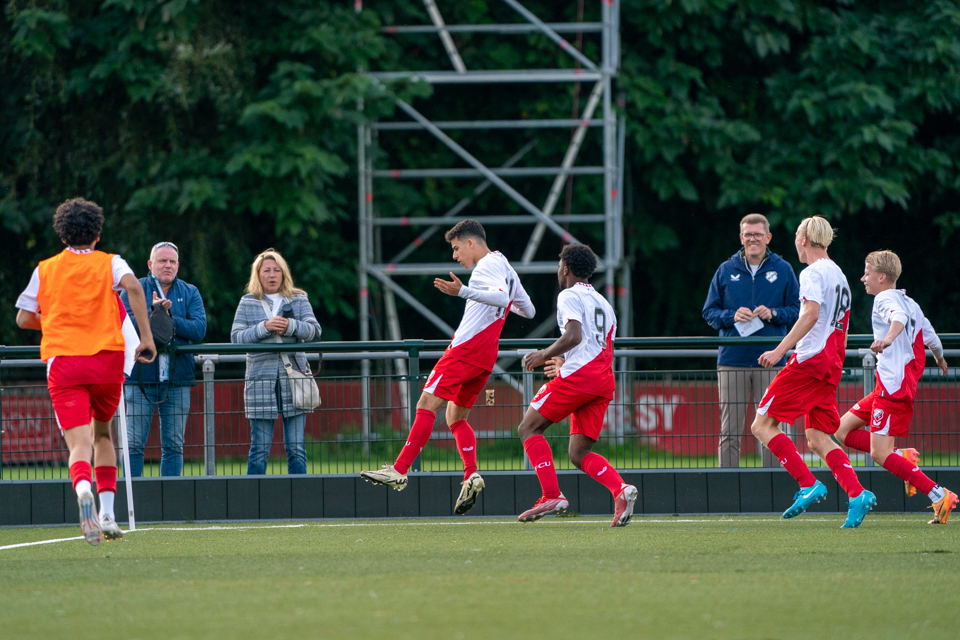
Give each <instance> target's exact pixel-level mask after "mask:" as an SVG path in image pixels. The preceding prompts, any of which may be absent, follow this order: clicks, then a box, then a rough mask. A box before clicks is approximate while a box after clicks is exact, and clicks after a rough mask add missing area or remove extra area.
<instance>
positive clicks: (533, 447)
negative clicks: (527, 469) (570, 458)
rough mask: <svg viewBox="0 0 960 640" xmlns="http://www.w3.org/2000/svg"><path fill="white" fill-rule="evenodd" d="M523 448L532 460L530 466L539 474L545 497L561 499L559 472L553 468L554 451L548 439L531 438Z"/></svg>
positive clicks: (537, 436)
mask: <svg viewBox="0 0 960 640" xmlns="http://www.w3.org/2000/svg"><path fill="white" fill-rule="evenodd" d="M523 448H524V450H526V452H527V457H528V458H530V464H532V465H533V468H534V469H535V470H536V472H537V478H538V479H539V480H540V488H541V489H543V497H544V498H559V497H560V483H559V482H558V481H557V470H556V468H555V467H554V466H553V451H551V450H550V445H549V444H548V443H547V439H546V438H544V437H543V436H541V435H536V436H530V437H529V438H527V441H526V442H524V443H523Z"/></svg>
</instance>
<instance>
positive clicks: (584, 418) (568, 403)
mask: <svg viewBox="0 0 960 640" xmlns="http://www.w3.org/2000/svg"><path fill="white" fill-rule="evenodd" d="M530 406H531V407H533V408H534V409H536V410H537V412H539V413H540V415H542V416H543V417H544V418H546V419H547V420H549V421H550V422H560V421H561V420H563V419H564V418H566V417H567V416H569V415H570V414H573V417H572V418H571V419H570V433H571V434H574V433H580V434H583V435H585V436H587V437H588V438H590V439H591V440H594V441H596V440H599V439H600V431H602V430H603V416H604V415H605V414H606V413H607V407H608V406H610V398H604V397H603V396H598V395H594V394H592V393H584V392H583V391H580V390H578V389H576V388H574V387H573V385H571V384H570V383H569V382H567V381H566V380H564V379H563V378H561V377H560V376H557V377H556V378H553V379H552V380H550V382H548V383H547V384H545V385H543V386H542V387H540V390H539V391H537V395H535V396H534V397H533V402H531V403H530Z"/></svg>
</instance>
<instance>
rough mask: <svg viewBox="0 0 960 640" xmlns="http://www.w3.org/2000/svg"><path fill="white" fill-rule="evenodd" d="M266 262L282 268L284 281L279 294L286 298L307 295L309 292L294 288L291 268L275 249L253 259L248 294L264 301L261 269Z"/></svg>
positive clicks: (281, 283) (281, 282)
mask: <svg viewBox="0 0 960 640" xmlns="http://www.w3.org/2000/svg"><path fill="white" fill-rule="evenodd" d="M264 260H273V261H274V262H276V263H277V266H278V267H280V272H281V273H283V279H282V280H281V281H280V291H278V292H277V293H279V294H280V295H281V296H283V297H284V298H292V297H294V296H305V295H307V292H306V291H304V290H303V289H297V288H296V287H294V286H293V276H291V275H290V267H289V266H287V261H286V260H284V259H283V256H282V255H280V252H279V251H276V250H275V249H273V248H270V249H267V250H266V251H263V252H262V253H260V255H258V256H257V257H256V258H254V259H253V264H252V265H251V266H250V282H248V283H247V290H246V292H247V293H252V294H253V295H255V296H257V297H258V298H260V299H261V300H263V296H264V293H263V285H262V284H260V267H261V266H263V261H264Z"/></svg>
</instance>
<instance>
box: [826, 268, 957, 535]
mask: <svg viewBox="0 0 960 640" xmlns="http://www.w3.org/2000/svg"><path fill="white" fill-rule="evenodd" d="M902 270H903V269H902V267H901V265H900V258H899V257H898V256H897V254H895V253H894V252H893V251H874V252H873V253H871V254H870V255H868V256H867V258H866V263H865V264H864V267H863V277H862V278H860V282H862V283H863V285H864V287H865V288H866V290H867V293H868V294H870V295H871V296H874V298H873V313H872V321H873V339H874V342H873V344H872V345H870V349H871V350H872V351H873V352H874V353H876V354H877V386H876V387H874V389H873V392H872V393H871V394H869V395H868V396H867V397H866V398H864V399H863V400H861V401H860V402H858V403H856V404H855V405H853V408H851V409H850V411H848V412H847V413H845V414H844V415H843V417H842V418H840V429H839V430H838V431H837V434H836V437H837V440H839V441H840V442H842V443H843V444H845V445H846V446H848V447H850V448H851V449H856V450H858V451H864V452H868V453H869V454H870V456H871V457H872V458H873V460H874V461H875V462H876V463H877V464H879V465H881V466H882V467H883V468H884V469H886V470H887V471H889V472H890V473H892V474H893V475H895V476H897V477H898V478H900V479H901V480H903V482H904V484H905V485H906V489H907V495H908V496H912V495H914V494H916V492H917V489H920V491H922V492H923V493H925V494H926V495H927V497H928V498H930V501H931V502H932V503H933V504H932V505H931V506H932V508H933V520H931V521H930V523H929V524H946V523H947V518H948V517H949V516H950V512H951V511H953V509H954V508H955V507H956V506H957V494H955V493H953V492H952V491H950V490H948V489H944V488H943V487H941V486H940V485H939V484H937V483H936V482H934V481H933V480H931V479H930V478H928V477H927V475H926V474H925V473H924V472H923V471H921V470H920V467H919V466H918V462H919V461H920V454H919V453H918V452H917V450H916V449H897V447H896V446H895V445H896V439H897V438H904V437H906V436H907V435H909V433H910V419H911V418H912V417H913V398H914V396H916V394H917V382H919V380H920V378H921V376H923V366H924V364H925V363H926V360H927V353H926V347H930V351H932V352H933V357H934V359H935V360H936V361H937V366H939V367H940V370H941V371H943V373H946V372H947V361H946V360H944V358H943V345H942V344H941V342H940V338H938V337H937V333H936V332H935V331H934V330H933V325H931V324H930V321H929V320H927V319H926V317H924V315H923V311H922V310H921V309H920V305H918V304H917V303H916V302H914V301H913V299H912V298H910V297H908V296H907V293H906V291H904V290H902V289H897V278H899V277H900V273H901V271H902ZM867 425H869V427H870V429H869V431H867V430H864V429H863V427H865V426H867Z"/></svg>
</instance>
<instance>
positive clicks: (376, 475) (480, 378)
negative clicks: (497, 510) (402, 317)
mask: <svg viewBox="0 0 960 640" xmlns="http://www.w3.org/2000/svg"><path fill="white" fill-rule="evenodd" d="M444 239H445V240H446V241H447V242H449V243H450V246H451V247H452V248H453V259H454V260H456V261H457V262H459V263H460V264H461V265H462V266H464V267H466V268H467V269H473V273H472V274H471V276H470V281H469V284H468V285H464V284H463V283H462V282H461V281H460V279H459V278H457V277H456V276H455V275H453V274H452V273H451V274H450V278H451V280H443V279H441V278H437V279H435V280H434V281H433V284H434V286H435V287H436V288H437V289H439V290H440V291H442V292H443V293H445V294H447V295H449V296H457V297H459V298H463V299H465V300H466V301H467V305H466V308H465V309H464V311H463V319H462V320H461V321H460V326H459V327H457V332H456V334H455V335H454V336H453V341H452V342H451V343H450V346H449V347H447V350H446V351H445V352H444V353H443V357H442V358H440V361H439V362H437V366H436V367H434V368H433V371H431V372H430V376H429V377H428V378H427V383H426V384H425V385H424V387H423V393H422V394H420V401H419V402H417V417H416V419H415V420H414V422H413V426H412V427H411V428H410V435H409V436H407V442H406V444H405V445H404V447H403V449H402V450H401V451H400V455H398V456H397V460H396V462H394V463H393V464H392V465H384V467H383V469H380V470H378V471H361V472H360V477H361V478H363V479H364V480H367V481H369V482H373V483H374V484H382V485H386V486H388V487H393V488H394V489H395V490H397V491H403V489H404V488H406V486H407V471H408V470H409V469H410V465H412V464H413V461H414V460H416V458H417V456H418V455H419V454H420V452H421V451H422V450H423V447H424V445H426V444H427V441H428V440H429V439H430V434H431V433H433V423H434V421H435V420H436V417H437V411H439V410H440V409H441V408H442V407H443V406H444V405H446V418H447V424H448V425H449V427H450V431H452V432H453V437H454V439H455V440H456V442H457V451H458V452H459V453H460V458H461V459H462V460H463V483H461V485H460V495H459V496H458V497H457V500H456V503H455V504H454V509H453V511H454V513H456V514H457V515H463V514H464V513H466V512H467V511H469V510H470V509H471V508H473V505H474V504H476V501H477V496H478V495H479V494H480V491H482V490H483V487H484V484H483V478H482V477H481V476H480V474H479V473H478V472H477V437H476V434H475V433H474V431H473V429H472V428H471V427H470V425H469V424H468V423H467V417H468V416H469V415H470V410H471V409H472V408H473V405H474V404H475V403H476V401H477V395H478V394H479V393H480V391H481V390H483V387H484V385H486V384H487V379H488V378H489V377H490V372H491V371H493V365H494V364H495V363H496V361H497V348H498V346H499V343H500V332H501V331H502V330H503V323H504V322H505V321H506V318H507V315H508V314H510V313H511V312H514V313H516V314H517V315H519V316H521V317H523V318H532V317H533V316H534V314H535V313H536V309H535V308H534V306H533V303H532V302H531V301H530V296H528V295H527V292H526V291H525V290H524V288H523V285H521V284H520V277H519V276H518V275H517V272H516V271H514V270H513V267H511V266H510V262H509V261H508V260H507V259H506V258H505V257H504V255H503V254H502V253H500V252H499V251H491V250H490V249H489V247H487V235H486V232H485V231H484V229H483V226H482V225H481V224H480V223H479V222H477V221H476V220H461V221H460V222H458V223H457V224H456V225H455V226H454V227H453V228H452V229H450V230H449V231H447V233H446V235H445V236H444Z"/></svg>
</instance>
